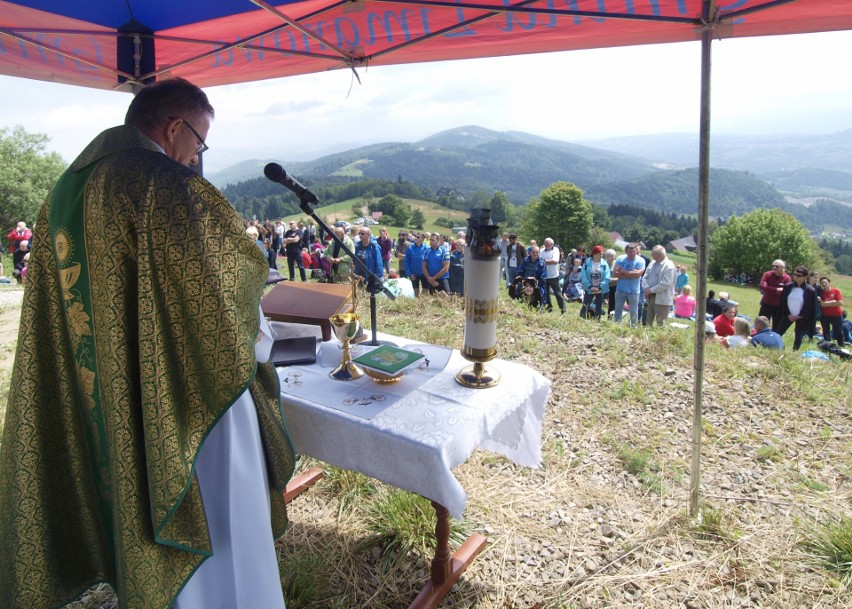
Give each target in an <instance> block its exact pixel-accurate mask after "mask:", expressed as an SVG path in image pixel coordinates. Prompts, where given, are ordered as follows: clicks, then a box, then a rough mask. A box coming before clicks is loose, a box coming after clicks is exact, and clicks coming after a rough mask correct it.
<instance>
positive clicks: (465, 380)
mask: <svg viewBox="0 0 852 609" xmlns="http://www.w3.org/2000/svg"><path fill="white" fill-rule="evenodd" d="M456 382H457V383H458V384H459V385H464V386H465V387H470V388H471V389H486V388H488V387H493V386H494V385H496V384H497V383H499V382H500V373H499V372H498V371H497V370H495V369H494V368H486V367H485V364H484V363H482V362H474V363H473V365H471V366H465V367H464V368H462V369H461V370H459V371H458V372H457V373H456Z"/></svg>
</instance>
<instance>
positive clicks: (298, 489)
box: [284, 467, 323, 503]
mask: <svg viewBox="0 0 852 609" xmlns="http://www.w3.org/2000/svg"><path fill="white" fill-rule="evenodd" d="M322 477H323V471H322V469H320V468H319V467H312V468H311V469H309V470H308V471H306V472H304V473H302V474H299V475H298V476H296V477H295V478H293V479H292V480H290V482H288V483H287V488H286V489H284V502H285V503H290V502H291V501H293V499H295V498H296V497H298V496H299V495H301V494H302V493H304V492H305V491H306V490H308V489H309V488H311V487H312V486H313V485H314V484H316V483H317V481H319V479H320V478H322Z"/></svg>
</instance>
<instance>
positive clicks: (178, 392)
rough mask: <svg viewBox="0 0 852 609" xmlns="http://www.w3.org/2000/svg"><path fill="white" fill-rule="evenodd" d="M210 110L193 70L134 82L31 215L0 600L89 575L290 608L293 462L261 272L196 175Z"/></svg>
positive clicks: (184, 596)
mask: <svg viewBox="0 0 852 609" xmlns="http://www.w3.org/2000/svg"><path fill="white" fill-rule="evenodd" d="M212 118H213V107H212V106H211V105H210V102H209V101H208V99H207V96H206V95H205V94H204V92H203V91H201V89H199V88H198V87H196V86H195V85H192V84H191V83H189V82H187V81H185V80H182V79H175V80H165V81H161V82H158V83H156V84H153V85H150V86H148V87H145V88H143V89H142V90H141V91H140V92H139V93H138V94H137V95H136V97H135V98H134V99H133V101H132V102H131V104H130V107H129V109H128V111H127V116H126V118H125V124H124V125H122V126H120V127H114V128H112V129H108V130H107V131H104V132H103V133H101V134H100V135H99V136H97V137H96V138H95V139H94V140H93V141H92V143H91V144H89V145H88V146H87V147H86V149H85V150H84V151H83V152H82V153H81V154H80V156H79V157H77V159H76V160H75V161H74V162H73V163H72V164H71V166H70V167H69V168H68V170H67V171H66V172H65V173H64V174H63V175H62V177H61V178H60V179H59V181H58V182H57V184H56V186H55V187H54V188H53V190H52V192H51V195H50V196H49V197H48V200H47V201H46V203H45V205H44V206H43V208H42V210H41V212H40V215H39V219H38V223H37V225H36V238H35V246H34V247H33V249H32V251H31V253H30V261H29V272H28V277H27V283H28V285H27V291H26V293H25V296H24V303H23V307H22V311H21V323H20V333H19V336H18V349H17V355H16V359H15V368H14V371H13V378H14V379H15V383H13V387H12V388H11V391H10V392H9V402H8V409H7V418H6V424H5V428H4V431H3V434H4V435H3V438H2V444H0V573H2V574H3V575H2V577H0V607H4V608H9V609H23V608H29V607H58V606H64V605H65V604H67V603H69V602H71V601H73V600H74V599H75V598H76V597H78V596H79V595H80V594H81V593H82V592H83V591H85V590H86V588H87V587H88V586H90V585H92V584H94V583H97V582H108V583H109V584H110V585H111V586H112V587H113V589H114V590H115V591H116V592H117V594H118V597H119V598H118V606H120V607H140V608H154V607H173V608H175V609H184V608H187V607H235V606H240V607H243V606H244V607H264V608H268V607H275V608H277V609H282V608H283V607H284V599H283V594H282V591H281V584H280V576H279V571H278V564H277V554H276V550H275V544H274V540H275V538H276V537H278V536H280V535H281V534H282V533H283V532H284V527H285V525H286V510H285V506H284V503H283V497H282V491H283V490H284V487H285V484H286V482H287V480H288V478H289V477H290V475H291V474H292V468H293V465H294V456H293V449H292V446H291V444H290V440H289V437H288V436H287V432H286V428H285V427H284V423H283V421H282V419H281V415H280V407H279V396H278V378H277V376H276V374H275V370H274V368H273V367H272V365H271V364H269V363H268V358H269V349H270V347H271V343H272V339H271V337H270V335H269V333H268V330H267V331H264V330H266V324H265V322H264V321H263V318H262V316H261V315H260V310H259V303H260V296H261V294H262V291H263V288H264V285H265V281H266V278H267V275H268V266H267V263H266V260H265V258H264V256H263V254H262V253H261V252H260V250H259V249H258V248H257V246H256V245H255V243H254V242H253V241H252V240H251V239H250V238H249V237H247V236H246V234H245V232H244V225H243V222H242V220H241V219H240V217H239V216H238V215H237V213H236V212H235V210H234V208H233V207H232V206H231V205H230V203H228V201H227V200H226V199H225V198H224V197H223V196H222V195H221V194H220V193H219V191H218V190H216V188H214V187H213V186H212V185H211V184H210V183H209V182H207V181H206V180H205V179H204V178H202V177H201V176H199V175H198V174H197V173H196V172H194V171H193V170H192V169H191V168H190V167H189V166H190V165H193V164H196V163H198V160H199V155H200V154H202V153H203V152H204V150H206V148H207V145H206V144H205V141H204V140H205V138H206V137H207V133H208V130H209V129H210V121H211V120H212ZM260 362H266V363H260ZM270 487H272V492H270Z"/></svg>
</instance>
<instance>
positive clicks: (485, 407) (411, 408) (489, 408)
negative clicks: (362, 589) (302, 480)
mask: <svg viewBox="0 0 852 609" xmlns="http://www.w3.org/2000/svg"><path fill="white" fill-rule="evenodd" d="M379 339H380V340H390V341H392V342H393V343H395V344H396V345H398V346H400V347H408V346H412V347H416V346H417V345H422V343H416V342H415V341H409V340H407V339H404V338H400V337H394V336H389V335H382V334H381V333H380V334H379ZM338 344H339V343H338V342H337V340H336V339H334V340H332V341H331V342H326V343H322V345H321V347H322V349H321V353H320V354H319V355H318V357H317V362H316V363H315V364H313V365H311V366H291V367H287V368H279V369H278V374H279V377H280V379H281V381H282V382H281V391H282V398H283V402H284V415H285V420H286V423H287V427H288V429H289V431H290V435H291V438H292V440H293V444H294V447H295V449H296V452H297V453H300V454H304V455H309V456H311V457H314V458H316V459H319V460H321V461H325V462H327V463H330V464H332V465H335V466H337V467H340V468H344V469H350V470H354V471H358V472H361V473H363V474H365V475H367V476H370V477H372V478H376V479H378V480H381V481H383V482H386V483H388V484H391V485H393V486H396V487H399V488H402V489H405V490H407V491H411V492H412V493H417V494H418V495H421V496H423V497H425V498H427V499H430V500H431V501H432V504H433V506H434V507H435V509H436V513H437V516H438V524H437V527H436V535H437V536H438V550H437V552H436V560H435V561H433V564H432V581H431V582H430V584H429V585H427V589H425V590H424V591H423V592H422V593H421V596H420V597H418V600H417V601H415V604H414V605H412V607H415V606H417V607H427V606H434V604H435V603H437V601H438V600H440V598H441V597H442V596H443V594H445V593H446V591H447V590H449V587H450V585H451V584H452V583H453V581H455V580H456V579H457V578H458V576H459V575H460V574H461V572H462V571H463V570H464V569H465V568H466V567H467V564H468V563H469V562H470V561H471V560H472V559H473V557H474V556H475V555H476V553H478V552H479V551H480V550H481V549H482V547H484V545H485V539H484V538H483V537H481V536H479V535H474V536H473V537H472V538H471V539H470V540H468V542H466V543H465V544H464V545H463V546H462V548H460V549H459V550H458V551H457V552H456V555H455V556H454V557H453V560H449V553H448V551H447V548H446V545H447V538H448V536H449V519H448V514H451V515H452V516H453V517H455V518H461V516H462V512H463V511H464V507H465V503H466V500H467V497H466V495H465V492H464V489H463V488H462V486H461V484H460V483H459V481H458V480H457V479H456V477H455V476H454V475H453V472H452V470H453V468H454V467H455V466H457V465H459V464H461V463H464V461H466V460H467V459H468V458H469V457H470V455H471V454H472V453H473V451H474V449H476V448H482V449H485V450H489V451H492V452H495V453H498V454H501V455H504V456H505V457H507V458H509V459H510V460H512V461H513V462H515V463H517V464H519V465H523V466H528V467H537V466H538V465H539V464H540V463H541V424H542V418H543V415H544V407H545V404H546V403H547V399H548V396H549V394H550V381H549V380H547V379H546V378H545V377H544V376H542V375H541V374H540V373H538V372H536V371H535V370H533V369H531V368H529V367H527V366H525V365H522V364H518V363H514V362H509V361H505V360H500V359H496V360H493V361H492V362H490V363H489V366H493V367H494V368H496V369H497V370H499V372H500V373H501V374H502V382H501V383H500V384H498V385H496V386H494V387H491V388H488V389H471V388H467V387H463V386H462V385H459V384H458V383H457V382H456V380H455V373H456V372H457V371H458V370H459V369H461V368H462V367H463V366H465V365H467V364H469V362H468V361H467V360H465V359H464V358H463V357H462V356H461V354H460V353H459V352H458V351H457V350H452V351H451V352H450V351H449V350H448V351H447V355H448V356H449V359H448V361H447V363H446V366H445V367H444V368H443V370H441V371H440V372H435V371H434V370H433V374H432V375H430V376H429V378H428V379H427V380H425V381H424V382H422V384H419V386H416V387H415V388H412V389H411V390H407V391H400V390H399V389H395V388H394V386H393V385H391V386H385V385H382V384H378V383H376V382H375V381H373V380H372V379H370V378H369V377H367V376H366V375H365V376H364V377H362V378H360V379H358V380H355V381H348V382H344V381H335V380H332V379H330V378H329V377H328V373H329V372H330V371H331V370H332V367H331V365H330V362H334V363H336V362H335V361H334V360H335V359H339V352H340V351H339V349H338V347H337V345H338ZM329 349H331V350H334V351H331V353H329V351H328V350H329ZM354 355H355V356H357V355H358V354H357V353H355V354H354ZM438 359H440V358H438ZM324 363H325V364H326V366H323V364H324ZM416 374H417V373H416V372H408V373H407V376H408V377H412V378H409V379H408V382H409V384H411V385H416V384H417V382H416V379H415V378H414V377H415V375H416ZM404 382H406V379H403V383H404ZM288 385H289V387H288ZM400 385H402V383H400ZM306 388H310V390H309V391H308V392H306V391H305V389H306ZM385 391H397V393H404V395H401V396H394V400H388V401H389V402H391V401H392V403H390V404H389V405H388V406H387V407H384V408H382V407H381V405H379V408H378V409H376V407H377V404H376V403H372V404H370V406H369V407H368V408H370V409H371V411H370V413H369V414H363V413H358V414H352V412H353V411H352V404H351V402H352V400H351V399H350V400H349V402H350V406H349V407H348V410H349V412H346V411H345V410H341V409H339V408H337V407H333V406H330V405H329V404H338V401H339V400H340V399H341V396H342V395H346V394H351V395H353V396H363V397H364V400H365V401H368V398H370V397H371V396H372V397H374V398H375V397H376V396H379V395H383V392H385ZM355 407H356V408H357V404H356V406H355ZM354 412H357V411H354ZM442 546H443V547H442ZM442 554H443V556H442ZM429 595H431V597H429ZM421 597H423V598H422V599H421ZM426 597H429V598H426Z"/></svg>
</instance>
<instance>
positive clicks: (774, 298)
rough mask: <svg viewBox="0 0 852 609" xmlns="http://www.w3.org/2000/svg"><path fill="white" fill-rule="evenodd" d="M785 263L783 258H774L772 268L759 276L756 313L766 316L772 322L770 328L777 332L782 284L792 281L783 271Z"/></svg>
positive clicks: (785, 267)
mask: <svg viewBox="0 0 852 609" xmlns="http://www.w3.org/2000/svg"><path fill="white" fill-rule="evenodd" d="M786 270H787V265H786V264H785V263H784V261H783V260H775V261H774V262H773V263H772V269H771V270H769V271H766V272H765V273H764V274H763V277H761V278H760V292H761V294H762V296H761V298H760V311H759V312H758V315H763V316H764V317H767V318H768V319H769V321H770V323H771V324H772V330H773V331H775V332H777V331H778V325H779V324H780V322H781V315H780V309H781V292H782V291H783V290H784V286H785V285H787V284H788V283H790V282H791V281H793V280H792V279H791V278H790V276H789V275H788V274H787V273H786V272H785V271H786Z"/></svg>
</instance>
